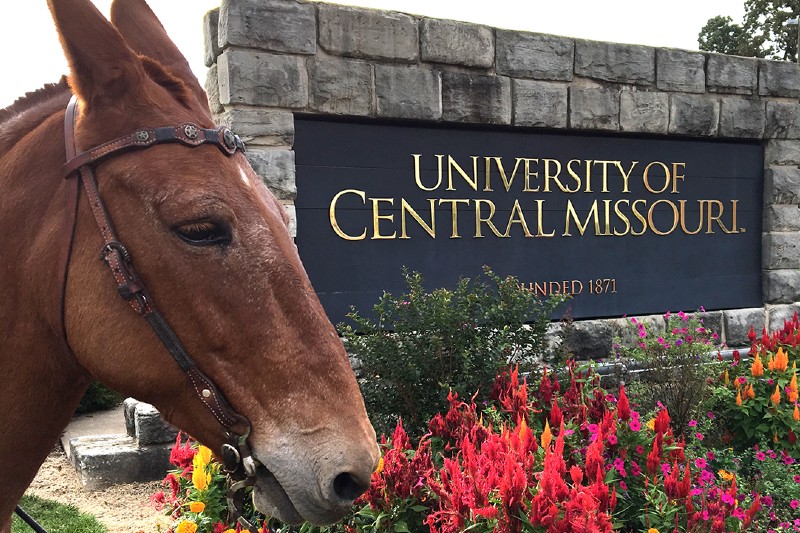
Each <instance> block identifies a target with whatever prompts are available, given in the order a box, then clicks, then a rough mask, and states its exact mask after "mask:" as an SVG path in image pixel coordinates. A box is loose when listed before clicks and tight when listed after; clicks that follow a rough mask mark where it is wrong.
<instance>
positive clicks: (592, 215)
mask: <svg viewBox="0 0 800 533" xmlns="http://www.w3.org/2000/svg"><path fill="white" fill-rule="evenodd" d="M570 219H572V221H573V222H575V227H576V228H577V229H578V232H579V233H580V234H581V235H583V234H584V233H585V232H586V228H588V227H589V220H591V219H594V234H595V235H598V234H599V233H600V219H599V218H598V214H597V200H595V201H594V202H593V203H592V207H591V209H589V214H588V215H587V216H586V221H585V222H584V223H583V224H581V222H580V220H579V219H578V213H577V211H575V207H574V206H573V205H572V200H567V215H566V222H565V224H564V233H563V234H562V237H572V234H571V233H570V232H569V222H570Z"/></svg>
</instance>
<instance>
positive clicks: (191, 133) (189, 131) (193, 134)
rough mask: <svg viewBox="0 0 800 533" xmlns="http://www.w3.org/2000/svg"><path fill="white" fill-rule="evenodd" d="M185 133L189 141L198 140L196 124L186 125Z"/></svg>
mask: <svg viewBox="0 0 800 533" xmlns="http://www.w3.org/2000/svg"><path fill="white" fill-rule="evenodd" d="M183 133H184V134H185V135H186V137H187V138H188V139H196V138H197V134H198V131H197V126H195V125H194V124H186V125H185V126H184V127H183Z"/></svg>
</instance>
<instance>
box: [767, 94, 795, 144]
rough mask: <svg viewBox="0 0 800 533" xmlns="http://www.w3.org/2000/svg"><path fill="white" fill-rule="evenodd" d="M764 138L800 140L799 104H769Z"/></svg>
mask: <svg viewBox="0 0 800 533" xmlns="http://www.w3.org/2000/svg"><path fill="white" fill-rule="evenodd" d="M766 122H767V123H766V130H765V131H764V137H767V138H773V139H800V104H798V103H797V102H767V121H766Z"/></svg>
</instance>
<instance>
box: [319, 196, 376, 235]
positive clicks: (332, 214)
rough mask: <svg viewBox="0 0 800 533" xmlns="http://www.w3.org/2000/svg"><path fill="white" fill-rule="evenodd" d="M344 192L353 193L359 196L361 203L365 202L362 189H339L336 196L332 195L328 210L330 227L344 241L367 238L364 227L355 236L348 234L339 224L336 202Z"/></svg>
mask: <svg viewBox="0 0 800 533" xmlns="http://www.w3.org/2000/svg"><path fill="white" fill-rule="evenodd" d="M345 194H355V195H356V196H358V197H359V198H361V203H363V204H365V205H366V203H367V195H366V194H365V193H364V191H357V190H355V189H345V190H344V191H339V192H338V193H336V196H334V197H333V200H331V205H330V208H329V210H328V216H329V218H330V222H331V228H333V231H334V233H336V235H338V236H339V237H341V238H342V239H344V240H346V241H362V240H364V239H366V238H367V228H366V227H365V228H364V231H363V232H361V235H355V236H354V235H348V234H347V233H345V232H344V231H342V228H341V227H340V226H339V222H338V221H337V220H336V203H337V202H338V201H339V198H341V197H342V196H343V195H345Z"/></svg>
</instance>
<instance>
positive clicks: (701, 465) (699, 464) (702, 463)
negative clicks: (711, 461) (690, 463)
mask: <svg viewBox="0 0 800 533" xmlns="http://www.w3.org/2000/svg"><path fill="white" fill-rule="evenodd" d="M694 466H696V467H697V468H700V469H701V470H702V469H703V468H705V467H706V466H707V463H706V460H705V459H703V458H702V457H698V458H697V459H695V460H694Z"/></svg>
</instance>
